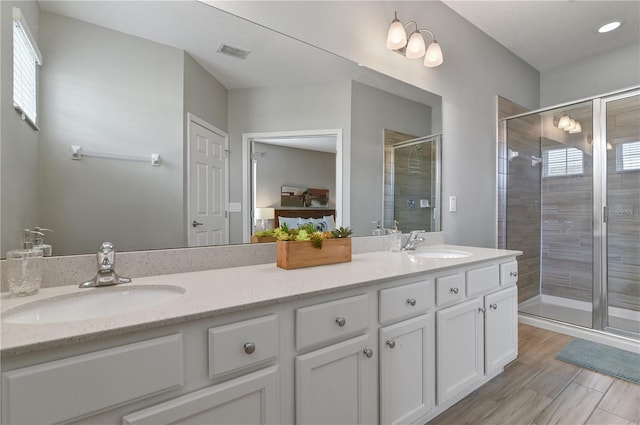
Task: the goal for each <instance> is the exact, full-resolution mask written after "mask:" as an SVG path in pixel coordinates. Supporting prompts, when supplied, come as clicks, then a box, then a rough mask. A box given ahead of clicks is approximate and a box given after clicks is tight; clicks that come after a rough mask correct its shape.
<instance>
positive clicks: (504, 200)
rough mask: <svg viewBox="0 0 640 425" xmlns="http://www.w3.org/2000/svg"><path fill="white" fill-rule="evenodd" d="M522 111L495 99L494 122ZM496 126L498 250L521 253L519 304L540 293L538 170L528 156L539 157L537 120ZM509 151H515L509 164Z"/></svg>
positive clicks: (538, 126) (535, 117)
mask: <svg viewBox="0 0 640 425" xmlns="http://www.w3.org/2000/svg"><path fill="white" fill-rule="evenodd" d="M524 112H527V110H526V109H525V108H523V107H522V106H519V105H517V104H516V103H513V102H511V101H509V100H508V99H505V98H503V97H500V96H498V120H500V119H501V118H505V117H508V116H511V115H516V114H520V113H524ZM499 124H500V125H499V126H498V248H502V249H519V250H521V251H522V252H523V253H524V254H523V255H522V256H520V257H518V274H519V276H518V302H523V301H525V300H527V299H529V298H532V297H534V296H536V295H538V294H539V293H540V214H541V210H540V180H541V167H539V166H538V167H532V166H531V156H532V155H536V156H539V155H540V118H539V117H537V116H532V117H528V118H527V119H524V120H517V121H512V122H511V123H510V124H509V128H506V123H504V121H499ZM507 131H508V133H509V146H507V138H506V136H507ZM509 149H511V150H512V151H514V152H518V156H517V157H515V158H513V159H512V160H511V161H509V159H508V155H509V154H508V152H509ZM507 188H509V190H508V191H507Z"/></svg>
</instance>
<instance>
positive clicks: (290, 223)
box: [278, 217, 301, 229]
mask: <svg viewBox="0 0 640 425" xmlns="http://www.w3.org/2000/svg"><path fill="white" fill-rule="evenodd" d="M300 220H301V219H300V217H278V223H279V224H280V226H282V225H284V224H286V225H287V227H288V228H289V229H297V228H298V227H300Z"/></svg>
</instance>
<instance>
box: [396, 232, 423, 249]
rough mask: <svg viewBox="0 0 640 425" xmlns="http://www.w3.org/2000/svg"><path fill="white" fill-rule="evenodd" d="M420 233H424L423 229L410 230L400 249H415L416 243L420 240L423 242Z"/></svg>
mask: <svg viewBox="0 0 640 425" xmlns="http://www.w3.org/2000/svg"><path fill="white" fill-rule="evenodd" d="M420 233H424V230H412V231H411V232H410V233H409V237H408V238H407V242H406V243H405V244H404V246H403V247H402V248H401V250H402V251H411V250H414V249H416V245H418V244H419V243H420V242H424V238H423V237H421V236H418V235H420Z"/></svg>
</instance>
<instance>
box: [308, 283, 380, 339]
mask: <svg viewBox="0 0 640 425" xmlns="http://www.w3.org/2000/svg"><path fill="white" fill-rule="evenodd" d="M368 315H369V295H366V294H364V295H357V296H355V297H349V298H343V299H341V300H336V301H331V302H328V303H322V304H316V305H312V306H308V307H302V308H299V309H297V310H296V349H298V350H302V349H304V348H307V347H311V346H314V345H318V344H321V343H325V342H334V341H338V340H343V339H346V338H348V337H351V336H353V335H357V334H360V333H365V332H366V330H367V329H368V328H369V320H368Z"/></svg>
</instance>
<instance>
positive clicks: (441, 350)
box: [1, 253, 517, 425]
mask: <svg viewBox="0 0 640 425" xmlns="http://www.w3.org/2000/svg"><path fill="white" fill-rule="evenodd" d="M398 255H404V253H398ZM449 264H450V265H447V266H446V267H434V268H432V269H429V270H427V271H413V272H411V274H409V273H407V274H405V275H399V277H393V278H385V279H380V280H378V281H376V282H359V284H356V285H351V286H348V287H345V288H342V287H338V288H334V289H333V290H331V291H322V292H318V293H314V294H310V295H307V296H304V297H292V298H289V299H287V300H283V301H281V302H280V301H278V302H273V303H266V304H264V305H260V306H255V307H253V308H246V309H243V308H238V309H237V310H231V311H226V312H219V313H216V312H212V313H211V315H206V316H194V317H193V319H186V318H184V321H183V320H180V321H177V322H171V323H167V324H158V325H157V326H153V325H151V326H149V327H148V328H146V329H145V328H143V329H139V330H132V331H131V332H126V331H123V332H121V333H115V334H111V335H109V334H105V336H104V337H100V338H95V339H91V340H87V341H82V340H80V339H79V340H77V342H73V341H68V342H67V345H64V344H63V345H60V346H55V345H53V346H51V347H50V348H49V349H47V350H33V351H32V352H22V353H21V352H18V353H13V354H10V355H9V354H8V353H6V352H4V353H3V357H2V412H1V415H2V416H1V423H2V424H7V425H8V424H18V423H42V424H45V423H66V424H83V425H85V424H92V423H93V424H101V425H107V424H111V425H116V424H125V425H141V424H169V423H170V424H203V423H207V424H209V423H211V424H217V423H224V424H246V425H248V424H279V423H296V424H319V423H322V424H350V425H351V424H374V423H380V424H400V423H403V424H405V423H408V424H421V423H426V422H428V421H429V420H430V419H431V418H433V417H435V416H436V415H438V414H440V413H442V412H443V411H444V410H446V409H447V408H448V407H449V406H450V405H452V404H453V403H454V402H455V401H457V400H459V399H460V398H462V397H464V396H465V395H467V394H469V393H470V392H471V391H473V390H475V389H476V388H477V387H479V386H480V385H482V384H484V383H485V382H488V381H489V380H490V379H491V378H492V377H493V376H495V375H497V374H498V373H500V371H501V370H502V368H503V367H504V366H505V365H506V364H507V363H508V362H510V361H511V360H513V359H515V357H516V356H517V288H516V286H515V283H516V280H517V263H516V262H515V261H514V257H513V254H511V255H502V256H501V257H495V258H494V257H491V258H489V259H486V260H477V261H474V262H469V263H465V262H461V263H449ZM340 267H345V266H340ZM317 271H318V272H320V273H322V270H321V269H320V268H318V269H317Z"/></svg>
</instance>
